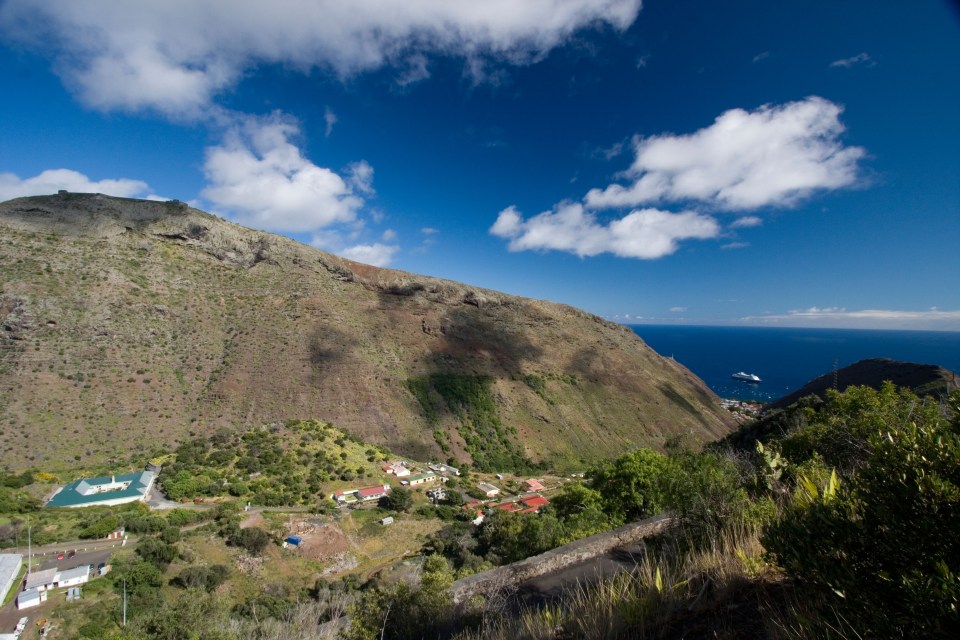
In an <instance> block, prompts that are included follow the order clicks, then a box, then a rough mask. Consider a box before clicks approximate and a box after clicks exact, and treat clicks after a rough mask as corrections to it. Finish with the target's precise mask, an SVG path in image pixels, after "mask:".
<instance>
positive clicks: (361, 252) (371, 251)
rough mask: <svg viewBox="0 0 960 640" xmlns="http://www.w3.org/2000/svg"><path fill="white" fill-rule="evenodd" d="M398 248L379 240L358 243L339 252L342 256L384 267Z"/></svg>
mask: <svg viewBox="0 0 960 640" xmlns="http://www.w3.org/2000/svg"><path fill="white" fill-rule="evenodd" d="M399 250H400V247H399V246H397V245H387V244H382V243H380V242H375V243H373V244H358V245H356V246H353V247H348V248H346V249H344V250H343V251H341V252H340V255H342V256H343V257H344V258H348V259H350V260H353V261H354V262H362V263H364V264H372V265H373V266H375V267H385V266H387V265H388V264H390V262H391V261H392V260H393V256H394V254H396V253H397V251H399Z"/></svg>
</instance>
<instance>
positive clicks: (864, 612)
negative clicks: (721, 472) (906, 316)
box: [763, 389, 960, 638]
mask: <svg viewBox="0 0 960 640" xmlns="http://www.w3.org/2000/svg"><path fill="white" fill-rule="evenodd" d="M888 391H889V390H886V391H881V392H879V393H880V394H881V395H886V394H887V392H888ZM854 394H855V395H856V397H857V399H858V400H861V401H863V400H865V401H866V404H867V405H868V406H871V407H873V408H876V406H877V404H876V403H875V402H872V401H871V399H870V398H869V396H870V394H869V392H867V391H864V390H862V389H861V390H857V391H855V392H854ZM899 395H900V399H901V401H903V402H908V403H910V405H911V406H913V407H916V403H917V399H916V397H915V396H914V397H912V398H911V397H910V396H909V395H906V394H899ZM880 400H882V398H881V399H880ZM845 404H846V405H847V406H849V403H845ZM862 405H863V403H862V402H859V403H858V405H857V406H856V407H854V416H855V417H856V414H857V413H859V409H860V406H862ZM951 406H952V409H953V411H954V416H953V419H952V420H951V421H947V420H946V419H943V418H940V417H937V416H934V415H931V414H930V413H928V412H923V411H914V412H912V413H911V414H910V417H911V418H912V419H905V413H907V412H906V411H905V408H904V407H902V406H894V405H891V404H888V405H887V407H888V409H889V412H888V413H886V414H885V415H884V414H882V412H872V413H873V415H872V418H873V421H874V424H875V426H877V427H879V428H877V429H876V430H875V431H874V432H873V433H872V434H870V435H869V436H868V437H866V438H865V440H864V450H863V451H859V452H857V454H856V455H857V457H858V459H860V460H862V466H861V467H860V469H859V470H858V471H857V472H856V473H855V474H854V475H853V476H852V477H851V478H850V479H849V480H847V481H841V482H838V481H837V480H836V479H835V478H836V476H832V478H831V481H830V482H828V483H827V486H826V487H818V486H817V484H816V483H815V482H813V481H811V480H809V479H806V478H805V477H802V478H801V483H800V486H799V488H798V489H797V492H796V494H795V498H794V501H793V504H792V506H791V507H790V508H789V509H788V510H787V512H786V513H785V515H784V517H783V518H782V520H781V521H779V522H776V523H773V524H771V525H770V526H768V527H767V529H766V531H765V534H764V537H763V543H764V545H765V546H766V548H767V549H768V550H769V552H770V554H771V557H772V559H774V560H775V561H776V562H777V563H778V564H779V565H780V566H781V567H783V568H784V570H785V571H786V572H787V573H788V574H789V575H790V576H792V577H793V578H794V580H795V582H796V584H797V586H798V588H799V589H800V590H801V591H802V592H803V593H804V594H806V595H807V596H808V602H810V603H811V605H812V606H813V607H814V608H815V609H816V610H817V611H818V612H819V613H820V616H821V617H822V619H824V620H826V619H828V618H832V617H833V615H834V614H837V615H839V617H840V618H842V619H844V620H846V621H847V622H848V623H849V624H850V626H851V627H852V628H853V629H856V631H857V633H858V634H859V635H860V636H861V637H918V638H919V637H947V636H948V635H949V634H950V633H951V630H952V631H954V632H955V631H956V630H957V629H958V628H960V612H958V606H960V536H958V535H956V532H958V531H960V418H958V417H957V416H958V412H960V393H957V392H955V393H954V394H953V396H952V397H951ZM834 411H835V409H834ZM834 415H842V414H838V413H834ZM838 485H839V486H838Z"/></svg>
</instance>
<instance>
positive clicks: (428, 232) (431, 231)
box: [420, 227, 440, 236]
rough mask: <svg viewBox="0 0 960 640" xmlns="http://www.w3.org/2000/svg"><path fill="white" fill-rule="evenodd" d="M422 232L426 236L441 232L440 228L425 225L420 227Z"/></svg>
mask: <svg viewBox="0 0 960 640" xmlns="http://www.w3.org/2000/svg"><path fill="white" fill-rule="evenodd" d="M420 233H422V234H423V235H425V236H435V235H437V234H438V233H440V229H436V228H434V227H424V228H423V229H420Z"/></svg>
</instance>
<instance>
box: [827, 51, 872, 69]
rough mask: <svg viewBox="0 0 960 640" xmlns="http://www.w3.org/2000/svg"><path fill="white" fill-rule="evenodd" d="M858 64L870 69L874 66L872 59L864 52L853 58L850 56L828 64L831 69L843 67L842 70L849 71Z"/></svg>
mask: <svg viewBox="0 0 960 640" xmlns="http://www.w3.org/2000/svg"><path fill="white" fill-rule="evenodd" d="M858 64H864V65H867V66H868V67H872V66H874V65H875V64H876V62H874V61H873V58H871V57H870V55H869V54H868V53H866V52H863V53H858V54H857V55H855V56H850V57H849V58H841V59H840V60H834V61H833V62H831V63H830V66H831V67H843V68H844V69H849V68H850V67H852V66H854V65H858Z"/></svg>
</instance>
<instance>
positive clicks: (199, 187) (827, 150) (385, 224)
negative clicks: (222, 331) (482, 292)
mask: <svg viewBox="0 0 960 640" xmlns="http://www.w3.org/2000/svg"><path fill="white" fill-rule="evenodd" d="M118 6H119V8H118ZM958 67H960V12H958V10H957V8H956V4H955V3H950V2H947V1H940V0H930V1H928V2H920V3H904V2H900V1H894V0H880V1H871V2H866V1H862V2H855V1H854V2H842V3H838V2H830V1H827V0H802V1H800V0H784V1H782V2H769V1H753V0H750V1H747V0H734V1H731V2H724V3H717V2H705V1H701V2H692V1H689V0H648V1H646V2H643V3H642V4H641V2H640V1H639V0H592V1H590V0H525V1H519V0H488V1H487V2H477V1H476V0H470V1H465V2H459V1H454V0H402V1H401V0H365V1H360V0H357V1H356V2H334V1H333V0H274V1H273V2H271V3H254V2H240V1H239V0H229V1H228V0H209V1H207V2H202V3H200V2H195V1H188V0H166V1H164V2H154V1H144V2H138V3H124V4H122V5H117V4H116V3H113V2H108V1H107V0H61V1H54V0H4V1H3V2H0V86H2V87H3V88H4V91H3V93H4V96H5V98H4V100H2V101H0V199H8V198H12V197H17V196H21V195H30V194H36V193H50V192H55V191H56V190H57V189H64V188H65V189H69V190H72V191H99V192H103V193H111V194H114V195H121V196H129V197H156V198H165V199H166V198H177V199H180V200H184V201H188V202H191V203H192V204H195V205H196V206H198V207H200V208H203V209H205V210H208V211H211V212H213V213H217V214H218V215H221V216H223V217H225V218H228V219H231V220H235V221H237V222H240V223H242V224H245V225H247V226H251V227H255V228H260V229H265V230H269V231H273V232H277V233H283V234H285V235H289V236H291V237H293V238H296V239H298V240H301V241H303V242H307V243H311V244H313V245H315V246H318V247H320V248H323V249H326V250H329V251H333V252H334V253H338V254H340V255H345V256H347V257H351V258H353V259H356V260H359V261H362V262H369V263H373V264H379V265H385V266H390V267H392V268H397V269H403V270H407V271H412V272H417V273H424V274H429V275H434V276H439V277H444V278H450V279H454V280H459V281H463V282H467V283H470V284H473V285H477V286H482V287H489V288H492V289H499V290H502V291H506V292H509V293H514V294H519V295H524V296H529V297H534V298H543V299H550V300H556V301H559V302H564V303H568V304H572V305H575V306H578V307H582V308H585V309H587V310H589V311H592V312H594V313H598V314H600V315H603V316H605V317H608V318H611V319H615V320H618V321H621V322H626V323H644V322H657V323H668V322H683V323H689V324H752V325H771V326H830V327H863V328H907V329H946V330H953V331H958V330H960V286H958V284H957V283H958V282H960V258H958V249H957V248H958V247H960V153H958V151H957V150H958V149H960V118H958V115H957V114H960V82H958V81H957V72H956V69H957V68H958Z"/></svg>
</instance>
